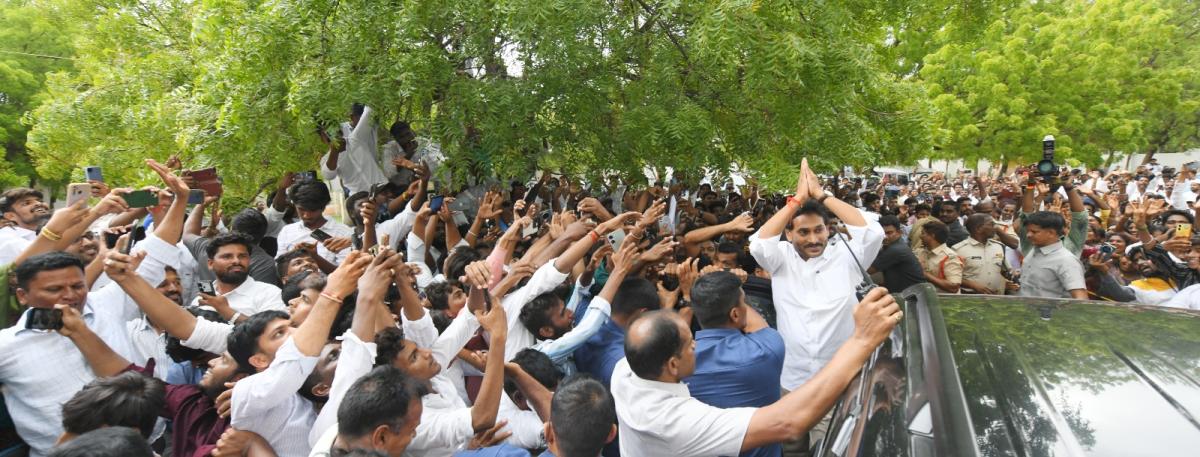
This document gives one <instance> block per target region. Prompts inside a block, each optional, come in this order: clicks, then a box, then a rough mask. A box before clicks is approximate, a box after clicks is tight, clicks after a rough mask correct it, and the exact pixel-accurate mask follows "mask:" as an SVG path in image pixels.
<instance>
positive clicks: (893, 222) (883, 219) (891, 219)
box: [879, 214, 902, 230]
mask: <svg viewBox="0 0 1200 457" xmlns="http://www.w3.org/2000/svg"><path fill="white" fill-rule="evenodd" d="M879 226H880V227H892V228H894V229H896V230H900V229H901V228H902V226H901V225H900V218H898V217H896V216H892V215H890V214H889V215H887V216H880V217H879Z"/></svg>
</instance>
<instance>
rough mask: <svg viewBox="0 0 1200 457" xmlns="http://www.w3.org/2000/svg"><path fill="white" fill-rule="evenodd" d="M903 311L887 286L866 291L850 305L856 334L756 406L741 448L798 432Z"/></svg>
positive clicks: (827, 404)
mask: <svg viewBox="0 0 1200 457" xmlns="http://www.w3.org/2000/svg"><path fill="white" fill-rule="evenodd" d="M902 315H903V313H902V312H901V311H900V306H899V305H897V304H896V300H895V299H894V298H892V296H891V295H889V294H888V292H887V289H884V288H882V287H877V288H875V289H874V290H872V291H871V292H870V293H868V294H867V296H866V297H865V298H864V299H863V301H862V302H861V303H859V304H858V305H857V306H855V307H854V323H855V328H854V335H853V336H851V337H850V339H849V340H847V341H846V342H845V343H843V344H842V346H841V348H839V349H838V351H837V353H835V354H834V355H833V359H832V360H830V361H829V363H828V364H826V365H825V367H824V368H822V369H821V371H819V372H817V374H816V375H815V376H813V377H812V379H809V380H808V382H806V383H804V385H802V386H800V387H799V388H797V389H796V390H793V391H792V392H790V393H788V394H787V395H785V396H784V397H783V398H781V399H779V401H777V402H775V403H772V404H770V405H768V406H765V407H763V408H759V409H758V410H757V411H755V412H754V416H752V417H751V418H750V425H749V427H748V429H747V430H746V436H745V438H744V439H743V440H742V451H748V450H750V449H754V448H757V447H762V446H765V445H768V444H773V443H782V442H784V441H787V440H790V439H795V438H798V437H799V436H801V435H803V434H804V433H807V432H808V431H809V429H811V428H812V427H813V426H814V425H816V424H817V423H818V422H820V421H821V419H822V418H823V417H825V413H827V412H829V409H830V408H832V407H833V403H834V402H835V401H837V398H838V397H839V396H841V394H842V392H843V391H844V390H845V389H846V385H848V384H849V383H850V380H851V379H854V376H855V375H857V374H858V372H859V369H860V368H862V364H863V363H865V362H866V361H867V359H868V358H870V356H871V353H872V352H874V351H875V348H876V347H878V346H879V344H880V343H882V342H883V340H885V339H887V337H888V335H889V334H890V333H891V331H892V328H894V327H895V326H896V324H897V323H899V322H900V320H901V319H902Z"/></svg>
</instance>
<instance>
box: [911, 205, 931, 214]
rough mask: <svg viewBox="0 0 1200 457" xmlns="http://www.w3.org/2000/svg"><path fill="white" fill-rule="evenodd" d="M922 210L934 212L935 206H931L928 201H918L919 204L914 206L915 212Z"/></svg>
mask: <svg viewBox="0 0 1200 457" xmlns="http://www.w3.org/2000/svg"><path fill="white" fill-rule="evenodd" d="M921 211H929V213H930V214H933V207H932V206H929V204H928V203H918V204H917V206H914V207H913V214H916V213H919V212H921Z"/></svg>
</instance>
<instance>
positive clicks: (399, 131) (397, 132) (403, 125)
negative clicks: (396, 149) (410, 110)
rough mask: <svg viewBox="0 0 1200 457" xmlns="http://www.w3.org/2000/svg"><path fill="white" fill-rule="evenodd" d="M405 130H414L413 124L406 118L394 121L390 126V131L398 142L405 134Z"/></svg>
mask: <svg viewBox="0 0 1200 457" xmlns="http://www.w3.org/2000/svg"><path fill="white" fill-rule="evenodd" d="M405 130H412V126H410V125H408V122H406V121H404V120H397V121H396V122H393V123H392V126H391V127H388V133H390V134H391V135H392V139H393V140H396V141H397V142H398V141H400V137H401V136H403V135H404V131H405Z"/></svg>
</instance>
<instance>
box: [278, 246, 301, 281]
mask: <svg viewBox="0 0 1200 457" xmlns="http://www.w3.org/2000/svg"><path fill="white" fill-rule="evenodd" d="M307 255H308V253H307V252H304V251H301V250H294V251H288V252H285V253H283V255H281V256H279V258H277V259H275V271H276V272H278V273H279V277H280V278H281V279H284V280H287V278H286V277H285V273H287V269H288V264H289V263H292V260H295V259H297V258H300V257H305V256H307Z"/></svg>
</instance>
